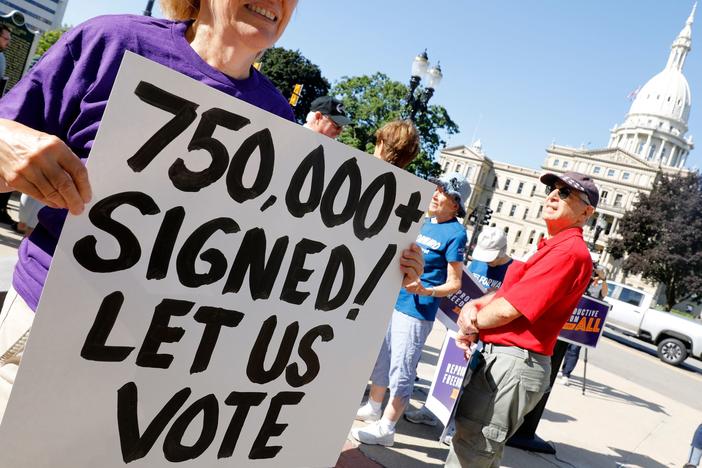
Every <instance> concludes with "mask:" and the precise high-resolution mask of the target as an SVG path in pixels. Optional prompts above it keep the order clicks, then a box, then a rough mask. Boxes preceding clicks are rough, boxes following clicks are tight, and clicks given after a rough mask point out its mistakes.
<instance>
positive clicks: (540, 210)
mask: <svg viewBox="0 0 702 468" xmlns="http://www.w3.org/2000/svg"><path fill="white" fill-rule="evenodd" d="M542 211H544V207H543V205H539V211H538V212H537V213H536V217H537V218H540V217H541V212H542Z"/></svg>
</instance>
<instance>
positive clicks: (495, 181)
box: [492, 176, 497, 188]
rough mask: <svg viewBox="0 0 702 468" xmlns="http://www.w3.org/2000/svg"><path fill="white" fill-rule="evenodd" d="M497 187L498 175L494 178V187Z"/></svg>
mask: <svg viewBox="0 0 702 468" xmlns="http://www.w3.org/2000/svg"><path fill="white" fill-rule="evenodd" d="M495 187H497V176H495V178H494V179H492V188H495Z"/></svg>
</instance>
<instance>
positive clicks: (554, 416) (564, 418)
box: [541, 408, 577, 423]
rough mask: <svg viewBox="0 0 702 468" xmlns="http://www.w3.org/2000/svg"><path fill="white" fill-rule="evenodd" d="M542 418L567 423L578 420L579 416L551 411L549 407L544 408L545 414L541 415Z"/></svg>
mask: <svg viewBox="0 0 702 468" xmlns="http://www.w3.org/2000/svg"><path fill="white" fill-rule="evenodd" d="M541 419H545V420H547V421H551V422H556V423H567V422H572V421H577V418H574V417H573V416H570V415H569V414H563V413H556V412H555V411H551V410H550V409H548V408H546V409H544V413H543V415H541Z"/></svg>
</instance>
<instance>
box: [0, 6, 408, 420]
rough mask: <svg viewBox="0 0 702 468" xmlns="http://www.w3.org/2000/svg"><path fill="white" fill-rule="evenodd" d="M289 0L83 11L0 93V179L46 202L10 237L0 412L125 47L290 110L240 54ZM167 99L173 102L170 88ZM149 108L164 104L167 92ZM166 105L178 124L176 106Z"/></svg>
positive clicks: (284, 113) (84, 177)
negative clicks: (12, 253)
mask: <svg viewBox="0 0 702 468" xmlns="http://www.w3.org/2000/svg"><path fill="white" fill-rule="evenodd" d="M296 4H297V0H267V1H265V2H259V1H256V0H253V1H250V0H249V1H243V0H162V1H161V5H162V9H163V11H164V12H165V13H166V15H167V16H169V17H170V18H172V19H171V20H164V19H156V18H151V17H144V16H127V15H121V16H105V17H98V18H94V19H92V20H90V21H88V22H86V23H84V24H82V25H80V26H77V27H75V28H73V29H71V30H70V31H68V32H66V33H65V34H64V35H63V37H62V38H61V39H60V40H59V41H58V42H57V43H56V44H55V45H54V46H53V47H51V49H50V50H49V51H48V52H47V53H46V54H45V55H44V56H43V57H42V59H41V60H40V61H39V62H38V63H37V64H36V65H35V66H34V67H33V68H32V70H31V72H30V73H29V74H28V75H27V76H26V77H25V78H24V79H23V80H22V81H20V82H19V83H18V84H17V85H16V86H15V87H14V88H13V89H12V90H11V91H10V92H9V93H8V94H7V95H5V96H4V98H3V99H2V100H1V101H0V188H2V189H4V190H6V191H8V190H18V191H20V192H23V193H26V194H27V195H29V196H31V197H33V198H35V199H36V200H38V201H39V202H41V203H42V204H45V205H46V206H47V208H44V209H43V210H42V211H41V212H40V213H39V224H38V225H37V226H36V228H35V230H34V231H33V233H32V235H31V236H30V237H29V238H28V239H25V240H24V241H23V242H22V245H21V247H20V250H19V261H18V263H17V266H16V268H15V272H14V278H13V283H12V288H11V289H10V291H9V292H8V294H7V297H6V300H5V303H4V306H3V309H2V312H1V313H0V418H1V417H2V415H3V413H4V408H5V405H6V402H7V399H8V397H9V393H10V390H11V388H12V384H13V382H14V377H15V374H16V372H17V367H18V365H19V362H20V359H21V357H22V353H23V351H24V343H25V341H26V339H27V336H28V334H29V329H30V327H31V324H32V321H33V318H34V311H35V310H36V308H37V305H38V302H39V298H40V296H41V292H42V289H43V287H44V282H45V280H46V276H47V273H48V270H49V266H50V265H51V261H52V257H53V253H54V250H55V248H56V245H57V242H58V238H59V235H60V233H61V229H62V227H63V223H64V220H65V217H66V214H67V211H70V212H71V213H72V214H74V215H79V214H81V213H82V212H83V210H84V207H85V204H86V203H88V202H89V201H90V199H91V187H90V183H89V180H88V172H87V170H86V169H85V167H84V162H85V159H86V158H87V157H88V154H89V152H90V149H91V147H92V145H93V141H94V140H95V137H96V134H97V130H98V127H99V125H100V122H101V120H102V117H103V114H104V111H105V107H106V104H107V100H108V97H109V95H110V91H111V89H112V86H113V83H114V81H115V79H116V75H117V71H118V69H119V66H120V63H121V60H122V57H123V56H124V54H125V52H126V51H131V52H134V53H136V54H138V55H141V56H143V57H146V58H148V59H150V60H152V61H154V62H157V63H159V64H162V65H165V66H167V67H169V68H171V69H173V70H175V71H177V72H180V73H182V74H184V75H186V76H188V77H190V78H193V79H195V80H197V81H199V82H201V83H204V84H206V85H208V86H210V87H212V88H215V89H217V90H219V91H221V92H224V93H226V94H228V95H230V96H234V97H236V98H239V99H241V100H243V101H246V102H248V103H250V104H252V105H255V106H257V107H259V108H261V109H264V110H266V111H268V112H271V113H273V114H276V115H278V116H280V117H282V118H285V119H288V120H294V117H293V113H292V110H291V108H290V106H289V104H288V103H287V101H286V99H285V98H284V97H283V96H282V95H281V94H280V92H279V91H278V90H277V89H276V88H275V87H274V86H273V84H272V83H271V82H270V81H268V79H266V78H265V77H264V76H263V75H262V74H261V73H259V72H258V71H257V70H255V69H254V68H253V66H252V64H253V62H254V60H255V58H256V57H258V56H259V54H260V53H261V52H262V51H263V50H265V49H266V48H268V47H271V46H272V45H273V44H274V43H275V42H276V41H277V40H278V38H279V37H280V36H281V34H282V33H283V31H284V30H285V28H286V26H287V24H288V22H289V20H290V17H291V16H292V13H293V11H294V9H295V7H296ZM169 99H170V101H169V102H170V103H171V104H172V103H176V104H177V103H178V102H180V101H178V100H179V99H181V98H179V97H178V96H173V95H171V96H170V97H169ZM159 104H163V103H159ZM171 107H174V106H171ZM161 108H162V109H163V110H165V111H168V110H169V105H168V103H166V104H163V105H162V107H161ZM171 110H172V111H173V112H172V113H173V114H175V116H174V117H173V121H174V122H175V125H178V117H179V115H180V114H179V112H180V110H179V108H177V106H176V108H174V109H171ZM164 128H165V127H164ZM163 137H164V135H154V137H153V138H154V139H157V140H158V138H161V140H163V139H164V138H163ZM165 144H167V141H166V142H165ZM126 157H128V156H125V158H126ZM421 261H422V260H421V256H420V255H419V254H418V253H416V252H415V253H412V252H409V253H408V254H407V256H405V257H404V260H403V262H402V268H403V271H404V272H405V273H406V278H407V280H408V281H411V280H412V279H416V277H417V270H418V271H419V272H421Z"/></svg>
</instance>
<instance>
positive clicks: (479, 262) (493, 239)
mask: <svg viewBox="0 0 702 468" xmlns="http://www.w3.org/2000/svg"><path fill="white" fill-rule="evenodd" d="M511 263H512V258H511V257H510V256H509V255H507V235H506V234H505V232H504V231H503V230H502V229H500V228H497V227H486V228H485V229H483V231H482V232H481V233H480V235H479V236H478V241H477V243H476V246H475V249H473V254H472V261H471V262H470V265H469V266H468V272H470V273H472V274H473V276H474V277H475V280H476V281H477V282H478V283H480V284H481V285H482V286H483V287H484V288H485V289H486V290H487V292H492V291H496V290H497V289H499V287H500V286H502V280H503V279H504V277H505V274H506V273H507V268H508V267H509V265H510V264H511ZM405 419H406V420H407V421H409V422H411V423H414V424H425V425H427V426H436V425H437V424H438V422H439V421H438V419H436V417H435V416H434V415H433V414H432V413H431V411H429V410H428V409H427V408H426V406H421V407H420V408H419V409H417V410H412V411H406V412H405ZM449 424H450V426H449V430H448V431H447V436H446V437H445V438H444V439H443V441H442V442H444V443H445V444H446V445H450V443H451V438H452V437H453V434H454V427H455V426H454V423H453V421H451V422H449Z"/></svg>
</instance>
